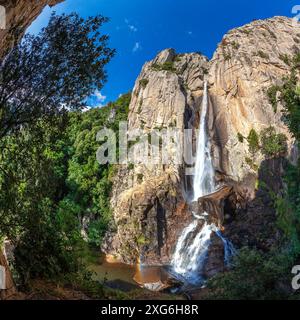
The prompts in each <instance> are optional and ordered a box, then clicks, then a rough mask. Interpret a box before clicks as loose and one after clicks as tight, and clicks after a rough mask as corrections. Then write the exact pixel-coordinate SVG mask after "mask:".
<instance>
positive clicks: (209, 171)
mask: <svg viewBox="0 0 300 320" xmlns="http://www.w3.org/2000/svg"><path fill="white" fill-rule="evenodd" d="M207 109H208V93H207V82H205V84H204V93H203V101H202V108H201V117H200V123H199V134H198V143H197V156H196V164H195V173H194V181H193V191H194V198H193V201H197V200H198V198H200V197H203V196H205V195H208V194H210V193H213V192H214V191H215V179H214V176H215V172H214V168H213V165H212V160H211V154H210V141H209V138H208V134H207V128H206V127H207V125H206V118H207Z"/></svg>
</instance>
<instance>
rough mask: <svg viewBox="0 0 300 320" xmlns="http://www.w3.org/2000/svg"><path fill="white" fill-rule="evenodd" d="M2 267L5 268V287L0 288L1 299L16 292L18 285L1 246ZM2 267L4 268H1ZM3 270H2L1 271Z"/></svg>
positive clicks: (0, 260) (0, 264)
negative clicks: (16, 285)
mask: <svg viewBox="0 0 300 320" xmlns="http://www.w3.org/2000/svg"><path fill="white" fill-rule="evenodd" d="M0 267H3V268H4V270H5V277H4V279H5V289H4V290H1V288H0V300H5V299H7V298H8V297H10V296H11V295H13V294H15V293H16V287H15V284H14V281H13V278H12V275H11V272H10V269H9V266H8V263H7V260H6V257H5V254H4V251H3V248H1V247H0ZM1 269H2V268H1ZM0 272H1V271H0Z"/></svg>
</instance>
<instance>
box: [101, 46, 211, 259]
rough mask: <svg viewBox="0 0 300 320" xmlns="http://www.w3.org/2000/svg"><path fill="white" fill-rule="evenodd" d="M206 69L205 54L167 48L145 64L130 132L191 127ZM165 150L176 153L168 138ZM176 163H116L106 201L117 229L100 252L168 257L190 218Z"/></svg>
mask: <svg viewBox="0 0 300 320" xmlns="http://www.w3.org/2000/svg"><path fill="white" fill-rule="evenodd" d="M207 68H208V60H207V58H205V57H204V56H202V55H200V54H197V53H191V54H183V55H176V53H175V51H174V50H172V49H167V50H164V51H162V52H161V53H160V54H159V55H158V56H157V57H156V58H155V59H154V60H153V61H150V62H148V63H146V64H145V65H144V67H143V70H142V72H141V74H140V76H139V77H138V79H137V81H136V84H135V87H134V89H133V94H132V101H131V103H130V107H129V110H130V111H129V117H128V128H129V129H130V131H131V132H132V131H133V130H134V129H140V130H141V132H142V134H143V135H147V134H151V133H152V132H153V131H154V130H155V131H156V132H163V130H165V129H171V128H173V129H175V128H177V129H179V130H181V131H182V130H183V129H185V128H192V126H193V123H194V117H195V114H196V111H199V105H200V101H201V96H202V91H203V85H204V82H203V80H204V74H205V73H206V72H207ZM165 151H166V152H167V154H168V155H169V156H170V157H171V158H172V157H173V158H175V156H176V155H177V153H178V151H177V149H176V146H175V145H174V144H172V143H170V144H169V145H168V147H167V150H165ZM180 157H182V156H181V155H180ZM173 158H172V159H173ZM179 162H180V161H179ZM177 163H178V162H177V161H174V162H172V161H171V162H170V163H169V164H165V165H163V164H155V165H147V166H146V165H142V164H135V165H134V166H130V165H129V166H124V165H121V166H120V167H119V169H118V174H117V177H116V179H115V183H114V188H113V196H112V200H111V204H112V207H113V208H114V219H115V223H116V227H117V232H116V233H115V234H114V235H112V234H111V233H109V234H108V235H107V239H106V241H105V243H104V245H103V250H104V251H105V252H107V253H110V254H113V255H114V256H115V257H116V258H117V259H120V260H122V261H126V262H129V263H133V262H136V261H138V260H139V259H141V260H142V261H148V262H150V261H151V264H160V263H168V262H169V261H170V258H171V255H172V250H173V245H174V243H175V242H176V239H177V238H178V236H179V232H180V231H181V229H182V227H183V226H184V225H186V224H187V223H188V221H189V219H190V218H191V217H190V215H189V214H186V213H185V211H186V205H185V188H184V187H183V185H182V181H184V180H185V172H184V166H183V165H181V164H177Z"/></svg>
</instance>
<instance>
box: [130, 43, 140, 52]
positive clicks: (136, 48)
mask: <svg viewBox="0 0 300 320" xmlns="http://www.w3.org/2000/svg"><path fill="white" fill-rule="evenodd" d="M141 49H142V46H141V44H140V42H136V43H135V44H134V46H133V48H132V52H137V51H138V50H141Z"/></svg>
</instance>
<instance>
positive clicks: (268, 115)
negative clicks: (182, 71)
mask: <svg viewBox="0 0 300 320" xmlns="http://www.w3.org/2000/svg"><path fill="white" fill-rule="evenodd" d="M299 32H300V27H299V25H297V26H295V25H293V22H292V19H288V18H284V17H275V18H272V19H268V20H258V21H254V22H252V23H250V24H248V25H246V26H244V27H241V28H237V29H234V30H232V31H230V32H229V33H228V34H227V35H225V36H224V38H223V40H222V42H221V43H220V44H219V46H218V48H217V50H216V52H215V54H214V56H213V58H212V60H211V62H210V68H209V83H210V96H211V101H212V105H213V108H214V128H215V130H214V138H213V139H214V141H215V144H216V145H218V146H219V147H220V154H221V155H222V158H221V159H220V160H219V161H216V162H215V167H216V168H219V169H220V170H221V171H222V172H224V173H225V174H227V175H228V176H230V177H233V179H235V180H238V181H242V180H243V179H244V178H245V177H246V176H247V175H248V173H249V172H251V171H253V170H252V169H251V167H253V166H250V165H249V164H247V163H246V162H245V159H246V158H247V157H248V158H249V157H251V155H250V154H249V151H248V150H247V148H246V147H247V146H246V144H243V143H239V141H238V138H237V136H238V134H241V135H242V136H244V137H247V136H248V134H249V132H250V130H251V129H254V130H255V131H256V132H257V133H259V132H261V130H262V129H265V128H266V127H268V126H270V125H272V126H274V127H275V128H276V129H277V130H278V132H283V133H284V134H285V135H286V136H287V137H288V138H289V147H290V156H291V158H293V157H294V150H292V149H293V148H292V143H293V141H292V139H291V135H290V133H289V132H288V130H287V128H286V126H285V125H284V123H283V122H282V120H281V116H282V114H281V108H280V106H279V107H278V108H277V110H276V112H274V110H273V107H272V105H271V104H270V102H269V100H268V96H267V90H268V89H269V88H270V87H271V85H273V84H278V83H280V81H281V79H282V77H283V76H284V75H286V74H287V72H288V70H289V68H290V67H289V65H288V64H287V63H286V57H292V56H294V55H295V54H296V53H299V51H300V45H299V43H300V33H299ZM214 158H215V159H216V158H217V157H216V156H215V157H214ZM262 160H263V157H262V155H261V154H257V155H256V157H255V159H254V163H253V164H255V165H256V166H259V165H260V163H261V161H262ZM254 167H255V166H254Z"/></svg>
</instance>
